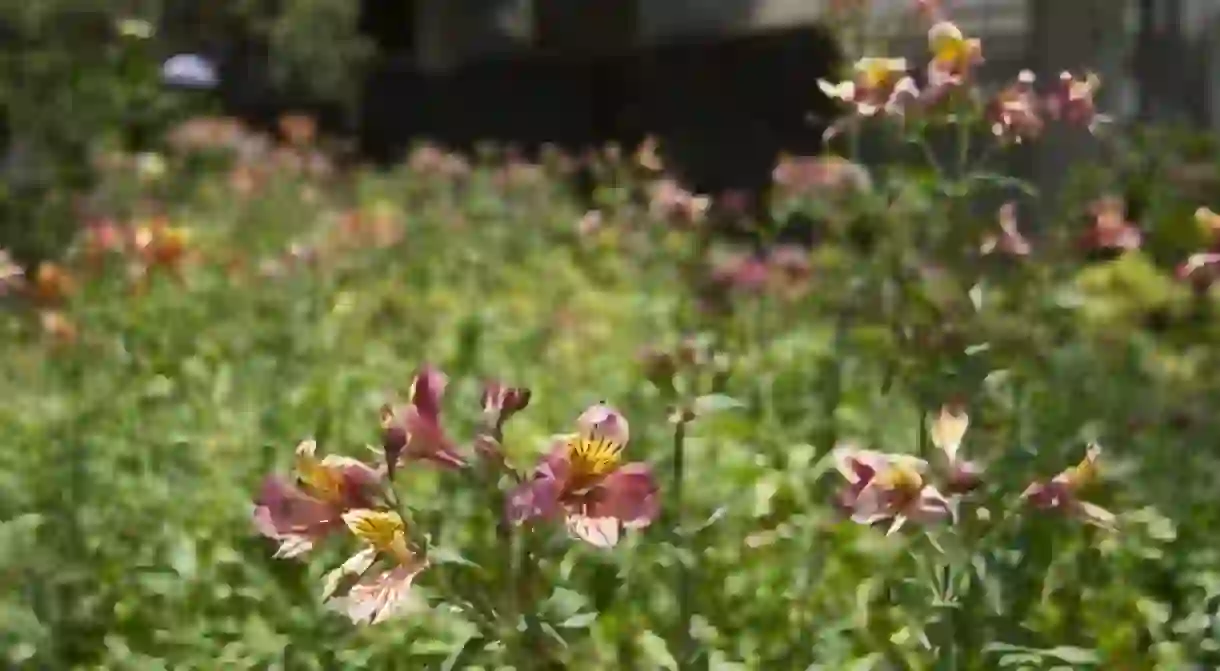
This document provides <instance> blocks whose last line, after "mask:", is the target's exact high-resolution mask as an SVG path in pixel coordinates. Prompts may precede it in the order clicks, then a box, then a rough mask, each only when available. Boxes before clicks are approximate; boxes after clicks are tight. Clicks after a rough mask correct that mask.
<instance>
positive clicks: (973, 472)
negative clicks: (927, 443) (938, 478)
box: [928, 404, 983, 494]
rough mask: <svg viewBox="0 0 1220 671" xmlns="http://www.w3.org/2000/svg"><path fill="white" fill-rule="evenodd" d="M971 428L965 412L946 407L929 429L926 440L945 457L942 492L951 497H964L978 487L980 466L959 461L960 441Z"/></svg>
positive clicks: (953, 406)
mask: <svg viewBox="0 0 1220 671" xmlns="http://www.w3.org/2000/svg"><path fill="white" fill-rule="evenodd" d="M968 428H970V416H969V415H967V414H966V410H965V408H962V407H961V406H959V405H956V404H946V405H944V406H942V407H941V409H940V413H939V414H938V415H937V416H936V417H934V418H933V419H932V423H931V424H930V425H929V426H928V433H929V437H930V438H931V439H932V444H933V445H935V446H936V449H938V450H940V452H941V454H942V455H944V463H943V466H944V473H945V476H946V477H947V482H946V483H945V489H946V490H947V491H948V492H949V493H950V494H965V493H967V492H970V491H972V490H974V489H975V488H976V487H978V486H979V483H980V478H981V475H982V472H983V469H982V467H981V466H979V465H978V464H976V463H975V462H973V461H970V460H967V459H963V458H962V457H961V446H962V440H963V439H964V438H965V437H966V430H967V429H968Z"/></svg>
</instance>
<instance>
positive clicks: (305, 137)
mask: <svg viewBox="0 0 1220 671" xmlns="http://www.w3.org/2000/svg"><path fill="white" fill-rule="evenodd" d="M277 125H278V126H279V130H280V135H281V136H282V137H283V138H284V140H285V141H287V142H288V144H290V145H293V146H296V147H306V146H309V145H311V144H313V142H314V140H315V139H316V138H317V135H318V123H317V122H316V121H314V118H313V117H312V116H310V115H308V114H284V115H282V116H281V117H280V118H279V120H278V122H277Z"/></svg>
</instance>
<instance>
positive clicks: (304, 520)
mask: <svg viewBox="0 0 1220 671" xmlns="http://www.w3.org/2000/svg"><path fill="white" fill-rule="evenodd" d="M296 472H297V483H296V484H293V483H292V482H289V481H287V480H286V479H284V478H282V477H279V476H271V477H269V478H267V479H266V480H265V481H264V482H263V487H262V491H261V492H260V493H259V496H258V499H257V500H256V501H255V507H254V525H255V528H257V529H258V531H259V533H261V534H262V535H264V536H266V537H267V538H271V539H273V540H276V541H278V542H279V544H280V546H279V549H278V550H277V551H276V553H275V556H276V557H280V558H289V557H297V556H300V555H302V554H304V553H306V552H308V551H309V550H311V549H313V547H314V545H315V544H316V543H317V542H318V541H319V540H321V539H322V538H324V537H325V536H326V535H328V534H330V533H331V532H332V531H334V530H336V529H337V528H339V527H340V526H342V524H343V514H344V513H345V512H347V511H349V510H352V509H354V508H367V507H369V506H371V505H372V504H373V502H374V501H375V500H376V498H377V496H378V493H379V489H380V485H381V483H380V480H381V476H380V474H378V473H377V472H376V471H375V470H373V469H372V468H370V467H369V466H368V465H367V464H364V463H362V462H360V461H357V460H356V459H352V458H351V457H344V456H339V455H334V454H330V455H327V456H325V457H323V458H321V459H319V458H318V457H317V443H315V442H314V441H312V440H306V441H302V442H301V444H300V445H298V446H297V449H296Z"/></svg>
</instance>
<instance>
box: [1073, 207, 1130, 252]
mask: <svg viewBox="0 0 1220 671" xmlns="http://www.w3.org/2000/svg"><path fill="white" fill-rule="evenodd" d="M1089 214H1090V215H1092V218H1093V225H1092V227H1091V228H1090V229H1089V230H1088V231H1086V232H1085V235H1084V239H1083V241H1082V242H1083V244H1084V245H1085V247H1087V248H1090V249H1095V250H1103V251H1111V252H1122V251H1129V250H1134V249H1139V248H1140V246H1141V245H1142V244H1143V234H1142V233H1140V229H1139V228H1138V227H1137V226H1136V225H1135V224H1133V223H1131V222H1130V221H1128V220H1127V209H1126V206H1125V205H1124V204H1123V199H1122V198H1119V197H1118V196H1104V197H1102V198H1099V199H1097V200H1096V201H1094V202H1093V204H1092V205H1091V206H1090V207H1089Z"/></svg>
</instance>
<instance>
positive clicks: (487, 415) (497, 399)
mask: <svg viewBox="0 0 1220 671" xmlns="http://www.w3.org/2000/svg"><path fill="white" fill-rule="evenodd" d="M529 404H530V390H529V389H526V388H525V387H510V386H508V385H505V384H504V383H502V382H499V381H497V380H489V381H487V382H486V383H484V385H483V398H482V405H483V421H484V422H485V423H486V424H487V425H488V426H495V427H499V426H502V425H503V424H504V422H507V421H508V420H509V418H510V417H512V416H513V415H515V414H517V413H518V412H521V411H522V410H524V409H525V408H526V407H527V406H529Z"/></svg>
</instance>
